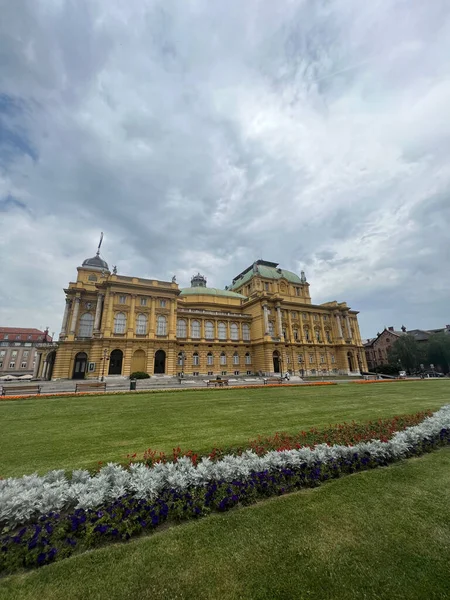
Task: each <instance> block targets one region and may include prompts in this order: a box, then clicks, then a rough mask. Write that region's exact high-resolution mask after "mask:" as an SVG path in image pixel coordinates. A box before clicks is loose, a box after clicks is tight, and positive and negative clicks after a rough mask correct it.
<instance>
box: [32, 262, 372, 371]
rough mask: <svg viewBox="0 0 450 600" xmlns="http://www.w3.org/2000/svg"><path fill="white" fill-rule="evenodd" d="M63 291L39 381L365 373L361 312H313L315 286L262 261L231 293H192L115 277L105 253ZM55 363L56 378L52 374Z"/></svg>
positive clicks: (343, 308) (196, 289) (332, 307)
mask: <svg viewBox="0 0 450 600" xmlns="http://www.w3.org/2000/svg"><path fill="white" fill-rule="evenodd" d="M77 270H78V276H77V280H76V282H72V283H69V286H68V288H67V289H66V290H65V294H66V305H65V311H64V317H63V323H62V328H61V333H60V337H59V340H60V341H59V345H58V349H57V352H56V359H55V357H54V352H53V353H52V355H50V352H49V354H48V356H47V355H46V351H45V349H38V352H41V356H40V357H39V361H38V367H37V375H38V376H41V377H42V376H43V377H46V378H48V379H50V378H51V379H54V380H56V379H81V378H92V379H99V378H102V377H104V376H114V375H116V376H129V375H130V374H131V373H133V372H135V371H145V372H147V373H149V374H150V375H154V374H166V375H172V376H174V375H177V374H180V373H184V374H186V375H191V376H196V375H198V376H206V377H208V376H210V377H212V376H216V375H227V376H230V375H231V376H233V375H235V376H239V375H250V374H254V373H264V374H269V373H280V372H282V373H284V372H286V371H290V372H291V373H295V374H296V375H305V376H306V375H308V376H310V375H323V374H348V373H355V374H356V373H359V372H360V371H361V370H364V371H365V370H367V366H366V359H365V354H364V348H363V344H362V341H361V337H360V332H359V327H358V320H357V314H358V313H357V311H354V310H350V309H349V307H348V306H347V304H346V303H345V302H341V303H338V302H336V301H334V302H327V303H325V304H320V305H316V304H312V303H311V297H310V293H309V283H308V282H307V281H306V278H305V275H304V273H303V272H302V273H301V276H300V277H299V276H298V275H296V274H295V273H292V272H291V271H286V270H285V269H280V268H279V267H278V265H277V263H272V262H268V261H264V260H257V261H256V262H254V263H253V264H252V265H250V266H249V267H248V268H247V269H245V270H244V271H243V272H242V273H240V274H239V275H238V276H237V277H235V278H234V279H233V282H232V284H231V286H229V287H228V288H226V289H224V290H221V289H216V288H210V287H207V285H206V279H205V278H204V277H203V276H202V275H200V274H198V275H195V276H194V277H193V278H192V280H191V287H188V288H181V289H180V288H179V286H178V284H177V283H176V281H175V277H174V278H173V280H172V281H157V280H152V279H142V278H140V277H127V276H124V275H118V274H117V272H116V269H115V268H114V269H113V271H112V272H111V271H110V270H109V268H108V265H107V263H106V262H105V261H104V260H102V259H101V258H100V254H99V252H97V254H96V256H94V257H93V258H90V259H87V260H85V261H84V262H83V264H82V266H81V267H78V269H77ZM50 361H51V363H52V369H50V368H49V367H48V363H49V362H50Z"/></svg>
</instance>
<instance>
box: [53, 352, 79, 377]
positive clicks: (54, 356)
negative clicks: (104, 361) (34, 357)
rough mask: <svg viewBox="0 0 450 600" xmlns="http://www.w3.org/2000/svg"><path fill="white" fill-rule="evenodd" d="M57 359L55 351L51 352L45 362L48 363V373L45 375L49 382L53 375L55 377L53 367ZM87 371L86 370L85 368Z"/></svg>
mask: <svg viewBox="0 0 450 600" xmlns="http://www.w3.org/2000/svg"><path fill="white" fill-rule="evenodd" d="M55 358H56V350H53V352H50V354H49V355H48V356H47V360H46V361H45V362H46V363H47V371H46V374H45V378H46V379H47V380H48V381H51V378H52V375H53V367H54V365H55ZM85 370H86V368H85Z"/></svg>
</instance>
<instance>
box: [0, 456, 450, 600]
mask: <svg viewBox="0 0 450 600" xmlns="http://www.w3.org/2000/svg"><path fill="white" fill-rule="evenodd" d="M449 562H450V449H447V448H446V449H442V450H439V451H437V452H434V453H433V454H429V455H426V456H423V457H421V458H419V459H410V460H409V461H404V462H403V463H397V464H396V465H393V466H390V467H388V468H382V469H377V470H374V471H366V472H363V473H359V474H357V475H352V476H348V477H345V478H343V479H340V480H336V481H333V482H330V483H327V484H325V485H323V486H322V487H320V488H317V489H314V490H305V491H301V492H297V493H295V494H292V495H290V496H283V497H279V498H274V499H271V500H268V501H265V502H262V503H260V504H257V505H254V506H251V507H248V508H243V509H240V510H235V511H232V512H230V513H227V514H223V515H215V516H212V517H209V518H206V519H204V520H200V521H196V522H191V523H188V524H185V525H181V526H179V527H174V528H172V529H168V530H166V531H161V532H160V533H157V534H154V535H153V536H150V537H146V538H141V539H139V540H137V541H134V542H132V543H128V544H123V545H115V546H109V547H106V548H103V549H99V550H97V551H95V552H91V553H87V554H84V555H79V556H76V557H73V558H70V559H68V560H66V561H62V562H60V563H55V564H54V565H50V566H48V567H44V568H42V569H40V570H38V571H34V572H30V573H26V574H22V575H15V576H11V577H8V578H6V579H5V580H3V581H1V582H0V598H1V599H2V600H3V599H4V600H7V599H8V600H16V599H17V600H19V599H20V600H34V599H41V598H45V599H46V600H59V599H63V598H64V599H65V598H70V599H71V600H77V599H80V600H81V599H82V600H84V599H85V598H89V599H90V600H94V599H95V600H100V599H105V600H106V599H108V600H119V599H125V598H136V599H139V600H141V599H142V600H144V599H148V600H150V599H151V600H158V599H167V600H169V599H170V600H172V599H174V598H180V599H181V598H183V599H195V600H202V599H214V600H215V599H217V598H220V599H221V600H234V599H238V598H239V599H240V598H245V599H248V600H252V599H258V600H264V599H267V600H272V599H274V598H276V599H294V598H295V599H308V600H314V599H317V600H326V599H333V600H348V599H359V598H365V599H366V600H383V599H386V600H399V599H405V600H406V599H407V600H423V599H424V598H426V599H427V600H437V599H444V598H448V591H449V589H450V572H449V569H448V565H449Z"/></svg>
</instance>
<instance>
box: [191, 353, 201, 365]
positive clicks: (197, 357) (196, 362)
mask: <svg viewBox="0 0 450 600" xmlns="http://www.w3.org/2000/svg"><path fill="white" fill-rule="evenodd" d="M192 364H193V365H194V366H195V367H198V365H199V364H200V357H199V355H198V354H194V356H193V362H192Z"/></svg>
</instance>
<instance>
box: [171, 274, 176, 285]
mask: <svg viewBox="0 0 450 600" xmlns="http://www.w3.org/2000/svg"><path fill="white" fill-rule="evenodd" d="M176 282H177V276H176V275H174V276H173V277H172V283H176Z"/></svg>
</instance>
